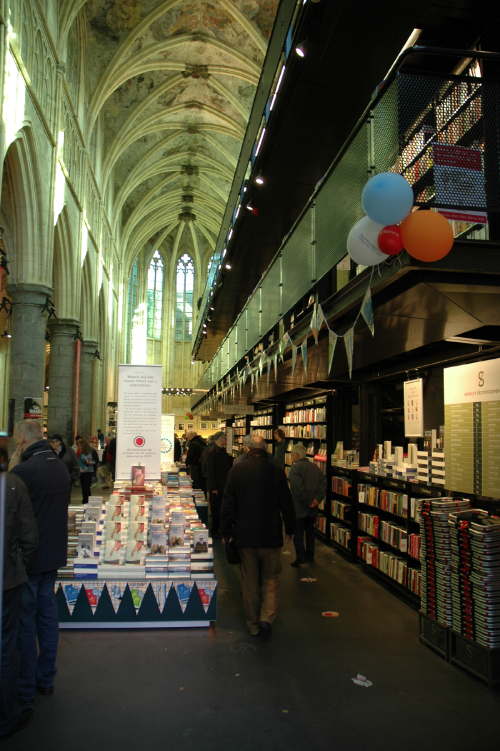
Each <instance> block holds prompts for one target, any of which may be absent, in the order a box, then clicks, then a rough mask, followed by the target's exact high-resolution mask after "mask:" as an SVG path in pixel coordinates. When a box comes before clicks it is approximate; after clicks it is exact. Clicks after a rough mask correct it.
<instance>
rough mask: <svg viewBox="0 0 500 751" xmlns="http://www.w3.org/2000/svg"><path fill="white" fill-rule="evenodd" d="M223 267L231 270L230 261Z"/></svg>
mask: <svg viewBox="0 0 500 751" xmlns="http://www.w3.org/2000/svg"><path fill="white" fill-rule="evenodd" d="M224 268H226V269H228V271H230V270H231V264H230V263H226V265H225V267H224Z"/></svg>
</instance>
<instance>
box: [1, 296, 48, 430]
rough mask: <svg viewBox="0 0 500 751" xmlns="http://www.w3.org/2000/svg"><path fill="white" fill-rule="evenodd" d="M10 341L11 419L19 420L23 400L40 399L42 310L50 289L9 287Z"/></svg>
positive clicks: (22, 413) (43, 315)
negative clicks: (29, 398) (12, 408)
mask: <svg viewBox="0 0 500 751" xmlns="http://www.w3.org/2000/svg"><path fill="white" fill-rule="evenodd" d="M9 294H10V295H11V297H12V302H13V309H12V341H11V345H10V346H11V351H10V398H11V399H15V406H14V420H15V421H16V422H17V420H22V418H23V415H24V399H25V398H26V397H32V398H36V399H40V402H41V401H42V399H43V387H44V384H45V333H46V328H47V313H46V312H45V311H44V310H43V308H44V306H45V305H46V303H47V297H48V296H49V295H50V294H51V290H50V289H49V288H48V287H45V286H43V285H41V284H11V285H9Z"/></svg>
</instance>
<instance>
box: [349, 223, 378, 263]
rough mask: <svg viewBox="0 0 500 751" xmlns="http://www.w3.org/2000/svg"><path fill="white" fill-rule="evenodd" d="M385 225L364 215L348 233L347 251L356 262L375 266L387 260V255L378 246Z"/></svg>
mask: <svg viewBox="0 0 500 751" xmlns="http://www.w3.org/2000/svg"><path fill="white" fill-rule="evenodd" d="M383 227H384V225H383V224H377V222H374V221H372V220H371V219H370V217H368V216H364V217H363V218H362V219H360V220H359V221H357V222H356V224H355V225H354V226H353V227H352V228H351V231H350V232H349V234H348V235H347V252H348V253H349V255H350V256H351V258H352V260H353V261H354V263H359V264H360V265H361V266H375V265H376V264H377V263H382V261H386V260H387V255H386V254H385V253H382V251H381V250H380V249H379V247H378V234H379V232H380V230H381V229H382V228H383Z"/></svg>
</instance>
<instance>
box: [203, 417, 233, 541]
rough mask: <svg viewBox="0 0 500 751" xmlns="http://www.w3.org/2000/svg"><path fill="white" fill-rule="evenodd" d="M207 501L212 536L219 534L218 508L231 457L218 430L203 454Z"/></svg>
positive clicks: (222, 435) (230, 465)
mask: <svg viewBox="0 0 500 751" xmlns="http://www.w3.org/2000/svg"><path fill="white" fill-rule="evenodd" d="M204 460H205V469H206V478H207V493H208V502H209V504H210V512H211V514H212V537H219V535H220V509H221V505H222V497H223V495H224V488H225V487H226V480H227V475H228V473H229V470H230V469H231V467H232V466H233V457H232V456H229V454H228V453H227V451H226V435H225V433H223V432H222V431H219V432H218V433H216V434H215V435H214V436H213V439H212V447H211V449H210V450H208V451H207V452H206V454H204Z"/></svg>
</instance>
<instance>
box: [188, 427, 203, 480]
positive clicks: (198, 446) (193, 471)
mask: <svg viewBox="0 0 500 751" xmlns="http://www.w3.org/2000/svg"><path fill="white" fill-rule="evenodd" d="M186 439H187V442H188V449H187V455H186V468H187V471H188V472H189V474H190V476H191V479H192V481H193V489H196V488H200V489H201V490H203V491H204V490H206V484H205V479H204V477H203V475H202V471H201V455H202V452H203V449H204V448H205V446H206V443H205V441H204V440H203V438H202V437H201V435H198V433H196V432H195V431H194V430H190V431H189V432H188V433H187V434H186Z"/></svg>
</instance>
